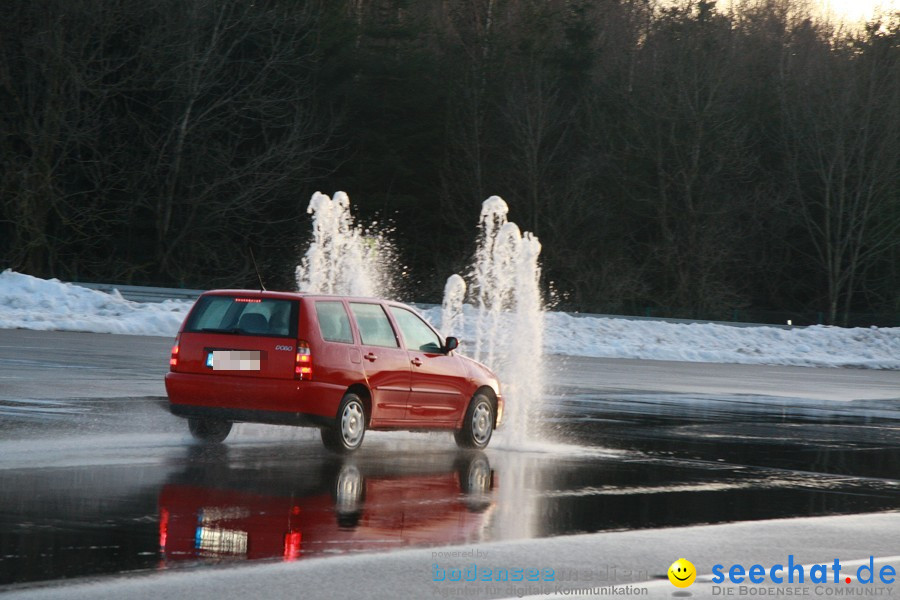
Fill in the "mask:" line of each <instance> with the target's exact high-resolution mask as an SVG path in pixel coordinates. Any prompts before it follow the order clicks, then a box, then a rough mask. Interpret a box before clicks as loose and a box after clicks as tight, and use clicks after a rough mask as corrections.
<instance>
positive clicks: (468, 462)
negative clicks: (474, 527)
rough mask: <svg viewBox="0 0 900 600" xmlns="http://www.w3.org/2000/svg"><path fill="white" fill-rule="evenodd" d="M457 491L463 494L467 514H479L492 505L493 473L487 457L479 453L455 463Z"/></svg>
mask: <svg viewBox="0 0 900 600" xmlns="http://www.w3.org/2000/svg"><path fill="white" fill-rule="evenodd" d="M456 469H457V473H458V474H459V489H460V491H461V492H462V494H463V503H464V504H465V505H466V508H467V509H468V510H469V512H475V513H480V512H484V511H485V510H487V509H488V508H489V507H490V506H492V505H493V501H492V500H491V489H492V488H493V478H494V472H493V471H492V470H491V463H490V462H489V461H488V458H487V456H485V455H484V454H482V453H481V452H477V451H476V452H475V453H474V455H470V456H467V457H465V458H463V459H461V460H459V461H457V467H456Z"/></svg>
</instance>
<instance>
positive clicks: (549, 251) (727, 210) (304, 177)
mask: <svg viewBox="0 0 900 600" xmlns="http://www.w3.org/2000/svg"><path fill="white" fill-rule="evenodd" d="M316 190H321V191H323V192H325V193H329V194H330V193H332V192H334V191H337V190H344V191H346V192H348V193H349V194H350V197H351V200H352V203H353V211H354V214H355V215H357V217H358V219H359V220H360V221H361V222H364V223H368V222H371V221H375V220H377V221H378V222H379V227H380V228H381V229H382V230H384V229H389V230H392V231H393V233H392V234H391V236H392V237H393V238H394V240H395V245H396V246H397V254H398V256H399V257H400V260H401V261H402V265H403V266H402V267H398V272H402V273H403V275H402V277H401V288H400V290H399V295H400V296H401V297H402V298H404V299H406V300H411V301H431V302H436V301H440V295H441V291H442V288H443V285H444V281H445V279H446V277H447V276H448V275H449V274H451V273H456V272H461V271H463V270H464V269H465V266H466V265H467V264H468V262H469V259H470V255H471V253H472V251H473V250H474V245H475V231H476V225H477V220H478V214H479V210H480V205H481V202H482V201H483V200H484V199H486V198H487V197H488V196H490V195H493V194H497V195H500V196H502V197H503V198H504V199H505V200H506V201H507V202H508V203H509V205H510V219H511V220H513V221H515V222H517V223H518V224H519V225H520V226H521V227H522V229H524V230H528V231H533V232H534V233H535V234H536V235H537V236H538V237H539V238H540V240H541V242H542V243H543V252H542V267H543V277H544V280H545V284H546V286H547V289H550V290H553V293H552V297H548V301H552V302H553V303H554V304H555V305H556V306H557V307H558V308H560V309H568V310H580V311H593V312H606V313H618V314H647V315H650V314H656V315H664V316H685V317H702V318H720V319H735V320H755V321H763V322H765V321H778V320H783V319H784V318H785V316H787V317H789V318H790V317H793V319H794V320H795V322H826V323H834V324H883V325H900V267H898V264H900V261H898V259H900V15H897V14H894V15H883V16H882V17H880V18H879V19H878V20H876V21H874V22H870V23H868V24H866V25H865V26H861V27H850V26H846V25H844V26H840V25H835V24H834V23H829V22H828V21H826V20H823V19H820V18H817V17H816V16H815V14H814V13H813V12H812V8H811V7H810V6H808V5H806V4H804V3H803V2H802V1H800V0H744V1H739V0H734V1H730V2H727V3H726V2H719V3H718V4H717V3H716V2H713V1H704V0H698V1H691V0H684V1H680V2H662V1H658V0H594V1H587V0H581V1H579V0H568V1H566V0H327V1H326V0H310V1H300V0H253V1H249V0H6V1H4V2H2V3H0V266H2V267H3V268H12V269H15V270H17V271H20V272H23V273H28V274H31V275H35V276H40V277H58V278H61V279H64V280H75V281H97V282H114V283H131V284H142V285H164V286H178V287H191V288H209V287H223V286H228V287H232V286H251V287H252V286H254V285H255V282H256V274H255V271H254V268H253V265H252V261H251V258H250V253H251V249H252V251H253V253H254V255H255V257H256V259H257V261H258V262H259V263H260V267H261V270H262V271H263V272H264V273H265V275H266V278H267V279H268V283H269V285H270V287H281V288H286V289H291V288H292V287H294V286H295V283H294V281H293V272H294V267H295V265H296V264H297V263H298V262H299V260H300V258H301V255H302V252H303V248H304V244H305V243H307V242H308V237H309V231H310V227H309V219H310V216H309V215H307V214H306V205H307V203H308V201H309V198H310V196H311V194H312V193H313V192H315V191H316Z"/></svg>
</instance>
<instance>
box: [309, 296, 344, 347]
mask: <svg viewBox="0 0 900 600" xmlns="http://www.w3.org/2000/svg"><path fill="white" fill-rule="evenodd" d="M316 318H317V319H318V320H319V331H321V332H322V339H323V340H325V341H327V342H342V343H344V344H352V343H353V332H352V331H351V330H350V317H348V316H347V311H346V310H345V309H344V304H343V302H333V301H319V302H316Z"/></svg>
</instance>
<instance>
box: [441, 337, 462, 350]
mask: <svg viewBox="0 0 900 600" xmlns="http://www.w3.org/2000/svg"><path fill="white" fill-rule="evenodd" d="M458 347H459V340H458V339H456V338H455V337H452V336H451V337H448V338H447V341H446V342H445V343H444V354H447V353H449V352H451V351H453V350H456V349H457V348H458Z"/></svg>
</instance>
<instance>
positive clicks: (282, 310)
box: [184, 296, 297, 338]
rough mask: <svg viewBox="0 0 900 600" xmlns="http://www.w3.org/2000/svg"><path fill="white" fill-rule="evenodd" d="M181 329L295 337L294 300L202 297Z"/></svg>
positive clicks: (295, 306)
mask: <svg viewBox="0 0 900 600" xmlns="http://www.w3.org/2000/svg"><path fill="white" fill-rule="evenodd" d="M184 330H185V331H186V332H201V331H202V332H208V333H233V334H244V335H265V336H271V337H291V338H293V337H297V303H296V302H293V301H291V300H277V299H273V298H244V297H239V296H203V297H201V298H200V299H199V300H198V301H197V305H196V306H195V307H194V310H193V311H192V312H191V316H190V318H189V319H188V322H187V323H186V324H185V327H184Z"/></svg>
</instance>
